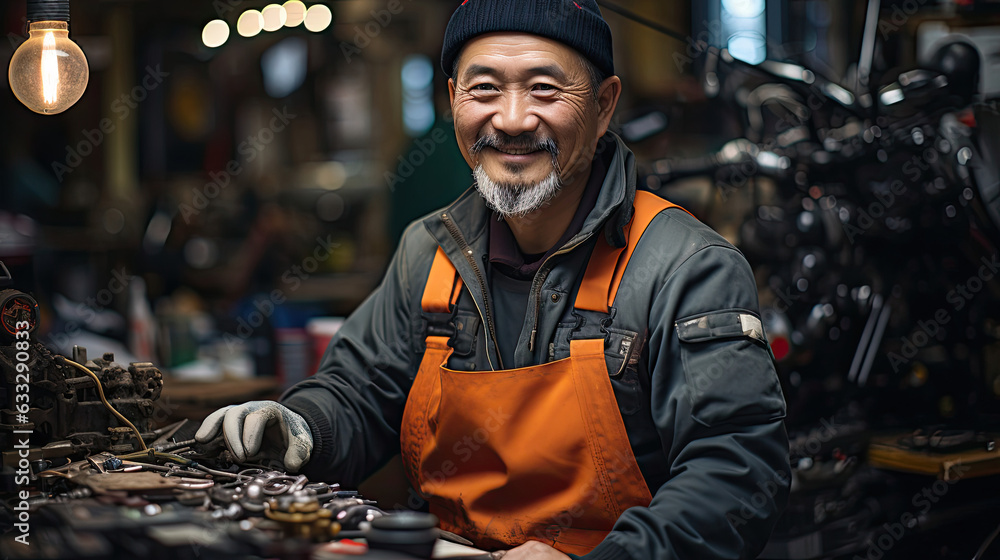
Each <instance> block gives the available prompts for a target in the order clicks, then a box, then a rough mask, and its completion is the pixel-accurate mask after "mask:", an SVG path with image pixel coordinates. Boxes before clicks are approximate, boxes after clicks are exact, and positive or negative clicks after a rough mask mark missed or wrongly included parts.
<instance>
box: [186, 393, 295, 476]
mask: <svg viewBox="0 0 1000 560" xmlns="http://www.w3.org/2000/svg"><path fill="white" fill-rule="evenodd" d="M220 428H221V429H222V432H223V435H224V436H225V441H226V447H227V448H229V451H230V452H231V453H232V454H233V455H234V456H235V457H236V461H237V462H238V463H245V462H251V461H260V460H262V459H264V460H268V459H269V460H272V461H277V462H279V463H281V464H282V465H283V466H284V470H287V471H289V472H298V471H299V469H301V468H302V465H304V464H305V463H306V461H308V460H309V456H310V455H311V454H312V449H313V440H312V433H311V432H310V431H309V425H308V424H306V421H305V419H303V418H302V417H301V416H299V415H298V414H296V413H294V412H292V411H291V410H289V409H288V408H286V407H284V406H282V405H280V404H278V403H276V402H273V401H251V402H248V403H245V404H241V405H234V406H227V407H225V408H220V409H219V410H216V411H215V412H213V413H211V414H209V415H208V417H207V418H205V421H204V422H202V424H201V427H200V428H198V432H197V433H196V434H195V435H194V439H195V440H197V441H199V442H201V443H207V442H208V441H209V440H211V439H212V438H214V437H215V436H216V435H218V433H219V430H220Z"/></svg>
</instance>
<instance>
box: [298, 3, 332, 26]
mask: <svg viewBox="0 0 1000 560" xmlns="http://www.w3.org/2000/svg"><path fill="white" fill-rule="evenodd" d="M332 21H333V12H331V11H330V8H327V7H326V6H324V5H323V4H314V5H312V6H309V9H308V10H306V19H305V23H306V29H308V30H309V31H312V32H313V33H319V32H320V31H323V30H324V29H326V28H327V27H329V26H330V23H331V22H332Z"/></svg>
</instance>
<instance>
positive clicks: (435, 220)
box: [423, 132, 636, 269]
mask: <svg viewBox="0 0 1000 560" xmlns="http://www.w3.org/2000/svg"><path fill="white" fill-rule="evenodd" d="M597 149H598V150H614V157H613V158H612V160H611V163H610V164H609V165H608V172H607V175H606V176H605V178H604V183H603V185H602V186H601V193H600V194H599V195H598V197H597V203H596V204H595V205H594V209H593V210H592V211H591V212H590V214H589V215H588V216H587V219H586V220H585V221H584V223H583V228H581V230H580V233H578V234H576V235H575V236H574V237H573V238H572V239H570V240H569V241H568V242H567V243H566V245H574V244H577V243H581V242H582V241H583V240H584V239H586V238H588V237H590V236H591V235H593V234H594V233H595V232H596V231H598V230H601V229H603V233H604V237H605V239H606V240H607V241H608V243H609V244H610V245H611V246H612V247H624V246H625V243H626V234H625V226H626V225H627V224H628V223H629V221H630V220H631V219H632V204H633V202H634V201H635V189H636V168H635V155H634V154H633V153H632V151H631V150H629V149H628V147H627V146H626V145H625V142H623V141H622V139H621V138H620V137H619V136H618V135H617V134H615V133H613V132H608V133H607V134H605V135H604V137H603V138H601V140H600V142H598V144H597ZM492 214H493V213H492V212H491V211H490V210H489V209H488V208H487V207H486V203H485V202H484V201H483V198H482V197H481V196H480V195H479V192H478V191H477V190H476V188H475V186H472V187H470V188H469V189H468V190H466V191H465V192H464V193H463V194H462V195H461V196H460V197H459V198H458V199H457V200H456V201H455V202H453V203H452V204H450V205H449V206H448V207H446V208H445V209H443V210H441V211H439V212H436V213H435V214H432V215H431V216H428V217H427V218H425V219H424V221H423V223H424V227H425V228H426V229H427V231H428V232H429V233H430V234H431V235H432V236H433V237H434V238H435V239H436V240H437V242H438V245H440V246H441V248H442V249H443V250H444V252H445V254H446V255H448V258H449V260H451V261H452V263H454V264H455V265H456V267H458V268H460V269H461V268H463V267H462V266H461V265H460V263H459V261H461V260H464V259H463V257H462V255H461V253H460V248H459V244H458V241H457V240H456V239H455V238H454V236H453V235H452V233H451V232H450V231H449V229H448V228H447V227H446V225H445V223H446V219H445V218H444V217H443V216H444V215H447V217H448V219H449V220H450V221H451V222H452V223H453V224H454V229H456V230H457V231H458V233H459V234H460V235H461V236H462V237H463V238H464V240H465V242H466V243H467V244H468V246H469V247H470V248H472V250H473V251H474V253H475V254H476V255H482V254H485V253H486V252H487V251H488V247H487V244H486V241H487V232H488V231H489V220H490V219H491V218H492Z"/></svg>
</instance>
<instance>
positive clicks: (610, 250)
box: [576, 191, 693, 313]
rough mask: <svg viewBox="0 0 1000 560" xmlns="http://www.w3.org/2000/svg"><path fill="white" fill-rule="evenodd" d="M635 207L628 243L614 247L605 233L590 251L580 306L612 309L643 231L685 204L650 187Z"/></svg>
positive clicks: (604, 310)
mask: <svg viewBox="0 0 1000 560" xmlns="http://www.w3.org/2000/svg"><path fill="white" fill-rule="evenodd" d="M634 207H635V211H634V212H633V213H632V221H630V222H629V224H628V225H627V226H625V235H626V237H627V238H628V242H627V244H626V246H625V247H621V248H615V247H612V246H611V245H609V244H608V243H607V240H605V239H604V237H603V236H601V239H598V241H597V245H596V246H595V247H594V252H593V253H591V255H590V262H589V263H588V264H587V272H586V273H585V274H584V276H583V282H582V283H581V284H580V291H579V292H578V293H577V295H576V308H577V309H586V310H588V311H597V312H600V313H607V312H608V311H610V309H611V305H612V304H613V303H614V301H615V296H616V295H617V294H618V285H619V284H620V283H621V281H622V276H624V274H625V267H626V266H628V261H629V259H630V258H631V257H632V251H634V250H635V246H636V245H638V244H639V239H640V238H641V237H642V234H643V232H645V231H646V228H647V227H649V224H650V223H651V222H652V221H653V218H655V217H656V215H657V214H659V213H660V212H662V211H664V210H666V209H667V208H681V207H680V206H677V205H676V204H674V203H673V202H669V201H667V200H664V199H662V198H660V197H658V196H656V195H655V194H653V193H651V192H648V191H636V193H635V205H634ZM681 210H684V209H683V208H681ZM684 211H685V212H687V210H684ZM688 214H691V213H690V212H688ZM692 216H693V214H692Z"/></svg>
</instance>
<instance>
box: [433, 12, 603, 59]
mask: <svg viewBox="0 0 1000 560" xmlns="http://www.w3.org/2000/svg"><path fill="white" fill-rule="evenodd" d="M496 31H512V32H520V33H531V34H532V35H541V36H542V37H548V38H549V39H554V40H556V41H559V42H560V43H563V44H565V45H568V46H570V47H573V48H574V49H576V50H577V51H578V52H579V53H580V54H582V55H583V56H584V57H585V58H587V60H589V61H590V62H592V63H593V64H594V66H596V67H597V68H598V69H599V70H601V72H603V73H604V74H605V75H607V76H611V75H613V74H614V73H615V62H614V58H613V57H612V52H611V28H610V27H608V24H607V22H605V21H604V18H603V17H602V16H601V9H600V8H598V7H597V2H596V1H595V0H465V1H464V2H462V5H461V6H459V7H458V9H457V10H455V13H454V14H452V16H451V21H449V22H448V29H447V30H446V31H445V33H444V47H443V48H442V49H441V68H442V69H444V73H445V74H447V75H448V76H449V77H451V72H452V70H453V69H454V66H455V58H456V57H457V56H458V53H459V52H460V51H461V50H462V47H463V46H465V43H466V42H467V41H468V40H469V39H472V38H473V37H475V36H477V35H482V34H484V33H493V32H496Z"/></svg>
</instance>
